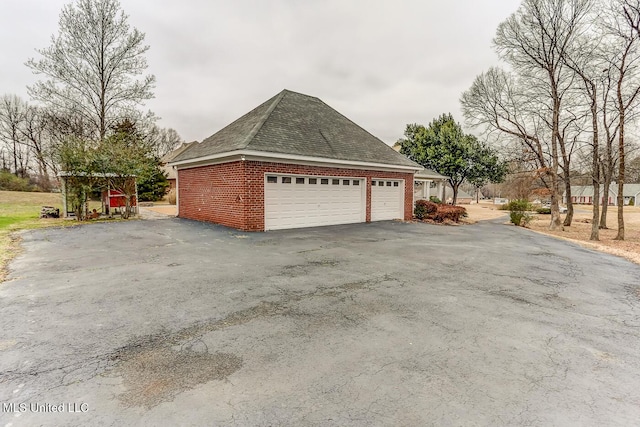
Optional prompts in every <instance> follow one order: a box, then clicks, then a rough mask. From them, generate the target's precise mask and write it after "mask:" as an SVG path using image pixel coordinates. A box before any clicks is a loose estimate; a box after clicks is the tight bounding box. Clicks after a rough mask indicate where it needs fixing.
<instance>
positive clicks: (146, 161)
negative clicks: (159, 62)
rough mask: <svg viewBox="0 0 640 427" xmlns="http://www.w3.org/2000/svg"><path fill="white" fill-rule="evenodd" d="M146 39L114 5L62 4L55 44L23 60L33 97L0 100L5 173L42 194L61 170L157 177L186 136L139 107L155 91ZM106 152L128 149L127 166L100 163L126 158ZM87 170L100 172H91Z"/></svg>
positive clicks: (102, 0)
mask: <svg viewBox="0 0 640 427" xmlns="http://www.w3.org/2000/svg"><path fill="white" fill-rule="evenodd" d="M144 39H145V35H144V33H142V32H140V31H138V30H137V29H136V28H131V27H130V25H129V23H128V16H127V15H126V14H125V13H124V12H123V11H122V9H121V7H120V3H119V2H118V1H117V0H77V1H75V2H73V3H70V4H68V5H66V6H64V7H63V9H62V12H61V14H60V19H59V29H58V33H57V34H56V35H53V36H52V38H51V45H50V46H48V47H46V48H44V49H39V50H37V53H38V54H39V56H38V57H37V58H31V59H29V60H28V61H27V62H26V65H27V67H28V68H29V69H30V70H31V71H32V72H33V73H35V74H36V75H37V76H38V77H39V80H38V81H36V83H35V84H33V85H32V86H29V87H28V88H27V92H28V93H29V96H30V98H31V100H30V101H29V102H28V101H25V100H23V99H21V98H20V97H18V96H16V95H13V94H6V95H4V96H2V97H0V168H2V170H4V171H8V172H10V173H13V174H14V175H16V176H18V177H23V178H31V179H33V180H35V181H36V182H37V183H38V184H39V185H40V187H41V188H42V189H45V190H49V189H50V188H51V187H52V185H55V181H56V177H57V175H58V174H59V173H60V172H65V173H67V174H72V175H73V174H80V173H82V174H85V175H86V174H91V173H98V172H103V173H107V172H109V173H111V174H120V175H145V174H146V175H145V176H148V177H149V176H155V177H156V178H159V176H158V174H157V172H158V170H159V169H158V163H159V159H160V158H161V157H162V156H163V155H164V154H166V153H168V152H170V151H171V150H173V149H174V148H175V147H176V146H177V145H179V144H180V142H181V138H180V136H179V135H178V133H177V132H176V131H175V130H173V129H163V128H160V127H158V126H157V125H156V123H155V122H156V120H157V117H156V116H155V115H154V114H153V113H152V112H149V111H147V112H145V111H143V110H142V107H143V106H144V102H145V101H147V100H149V99H151V98H153V96H154V95H153V89H154V88H155V77H154V76H153V75H151V74H147V73H146V69H147V62H146V59H145V54H146V52H147V51H148V49H149V46H148V45H146V44H145V43H144ZM123 141H125V142H123ZM109 147H111V148H113V147H119V149H121V150H124V147H126V148H127V149H126V150H124V151H123V152H127V154H128V155H129V157H128V158H127V160H128V161H127V162H126V164H127V167H126V168H124V169H123V168H122V167H120V166H118V165H117V164H116V162H113V161H111V162H110V163H109V165H107V163H105V162H104V161H103V162H101V163H100V162H95V159H96V158H98V157H100V156H103V157H104V153H106V152H110V153H111V159H115V158H121V159H122V156H121V155H117V156H116V154H117V153H116V152H115V151H114V150H113V149H109ZM82 156H84V157H85V158H84V160H83V161H82V162H80V163H81V164H82V165H83V167H82V168H79V169H78V164H79V163H78V161H79V158H80V157H82ZM92 159H93V160H92ZM97 164H101V167H100V168H97V166H95V165H97ZM90 165H94V166H95V167H96V168H97V169H96V170H89V169H87V168H88V167H90ZM74 168H76V169H78V170H76V169H74ZM150 168H151V169H153V168H155V169H157V170H156V171H155V172H150ZM98 169H100V170H98ZM107 169H108V170H107Z"/></svg>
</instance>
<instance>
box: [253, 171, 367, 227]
mask: <svg viewBox="0 0 640 427" xmlns="http://www.w3.org/2000/svg"><path fill="white" fill-rule="evenodd" d="M364 183H365V181H364V179H362V178H344V177H339V178H338V177H335V178H334V177H319V176H296V175H275V174H266V175H265V183H264V228H265V230H279V229H284V228H300V227H315V226H319V225H334V224H350V223H356V222H364V221H365V219H366V216H365V215H366V214H365V203H366V202H365V197H366V196H365V194H366V193H365V190H366V186H365V185H364Z"/></svg>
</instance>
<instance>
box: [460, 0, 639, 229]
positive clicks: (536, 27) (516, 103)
mask: <svg viewBox="0 0 640 427" xmlns="http://www.w3.org/2000/svg"><path fill="white" fill-rule="evenodd" d="M493 44H494V48H495V50H496V52H497V53H498V54H499V57H500V58H501V60H502V61H503V62H504V63H505V66H504V67H492V68H490V69H489V70H487V71H485V72H483V73H482V74H480V75H479V76H477V77H476V79H475V81H474V82H473V84H472V86H471V87H470V88H469V89H468V90H467V91H465V92H464V93H463V94H462V96H461V103H462V109H463V114H464V116H465V119H466V121H467V123H468V124H469V125H470V126H473V127H475V128H476V129H478V130H479V131H480V132H482V133H483V135H485V136H486V138H487V140H488V141H490V142H491V144H492V145H493V146H494V147H499V148H500V149H501V150H502V151H503V152H504V153H505V154H506V155H507V156H508V158H509V159H510V160H511V161H513V162H517V163H518V164H519V165H520V166H521V168H522V169H523V170H524V171H527V172H528V173H529V174H530V175H531V176H532V177H534V178H535V179H536V180H537V182H539V183H540V184H541V186H543V188H544V189H545V190H546V191H547V194H549V196H550V199H551V222H550V228H551V229H557V228H560V227H562V226H569V225H571V222H572V219H573V205H572V201H571V183H572V177H573V176H575V172H576V170H577V169H578V168H579V167H580V166H582V165H581V164H580V161H581V160H584V159H589V162H588V164H587V166H586V168H585V169H586V171H587V173H588V175H589V176H590V181H591V184H592V185H593V187H594V203H593V215H592V230H591V239H592V240H598V239H599V229H600V228H606V221H607V206H608V203H607V199H608V194H609V188H610V186H612V185H613V183H614V182H616V185H617V205H618V206H617V209H618V211H617V221H618V233H617V236H616V239H618V240H623V239H624V216H623V212H624V203H625V200H624V193H623V191H624V184H625V182H626V178H627V176H626V166H627V154H628V151H629V149H630V148H631V147H632V146H633V141H632V138H630V134H629V129H630V126H631V125H632V124H633V123H634V121H635V119H636V118H637V115H638V102H639V101H640V68H639V67H640V49H639V44H640V0H607V1H600V0H524V1H523V2H522V4H521V5H520V7H519V9H518V10H517V11H516V12H515V13H514V14H512V15H511V16H510V17H509V18H508V19H507V20H505V21H504V22H502V23H501V24H500V25H499V27H498V29H497V32H496V36H495V38H494V41H493ZM602 192H604V201H603V202H600V201H599V199H600V196H599V195H600V194H601V193H602ZM563 193H564V194H565V197H566V203H567V208H568V212H567V215H566V216H565V218H564V221H562V218H561V217H560V211H559V203H560V201H561V199H562V195H563ZM600 204H601V206H600Z"/></svg>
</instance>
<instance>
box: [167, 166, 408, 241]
mask: <svg viewBox="0 0 640 427" xmlns="http://www.w3.org/2000/svg"><path fill="white" fill-rule="evenodd" d="M265 173H279V174H286V173H290V174H296V175H316V176H348V177H363V178H366V180H367V214H366V218H367V222H369V221H371V179H372V178H382V179H404V180H405V184H404V193H405V203H404V219H406V220H410V219H411V218H412V216H413V174H412V173H399V172H381V171H370V170H362V169H337V168H327V167H318V166H302V165H292V164H287V163H269V162H255V161H245V162H240V161H238V162H232V163H224V164H219V165H212V166H202V167H198V168H192V169H183V170H179V171H178V175H179V177H178V185H179V189H178V191H179V196H178V203H179V216H180V217H183V218H191V219H196V220H200V221H210V222H215V223H218V224H223V225H227V226H230V227H234V228H239V229H241V230H247V231H262V230H264V175H265Z"/></svg>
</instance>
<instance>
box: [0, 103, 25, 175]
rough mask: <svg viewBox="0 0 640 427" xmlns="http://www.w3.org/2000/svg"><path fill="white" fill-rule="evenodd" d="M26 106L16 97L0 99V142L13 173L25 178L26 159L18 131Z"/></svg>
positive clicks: (22, 141) (21, 137) (20, 134)
mask: <svg viewBox="0 0 640 427" xmlns="http://www.w3.org/2000/svg"><path fill="white" fill-rule="evenodd" d="M26 108H27V104H26V103H25V102H24V101H23V100H22V99H20V98H19V97H18V96H16V95H4V96H3V97H2V98H0V140H2V141H3V142H4V143H5V145H6V147H7V148H8V150H7V151H8V152H9V153H10V156H11V159H12V163H13V165H12V166H13V173H14V174H15V175H16V176H21V177H25V175H26V172H27V168H26V166H27V165H26V159H25V157H27V156H26V154H25V152H24V151H25V150H24V140H23V135H22V133H21V132H20V129H21V127H22V125H23V122H24V117H25V111H26Z"/></svg>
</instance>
